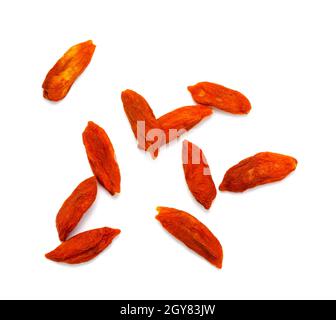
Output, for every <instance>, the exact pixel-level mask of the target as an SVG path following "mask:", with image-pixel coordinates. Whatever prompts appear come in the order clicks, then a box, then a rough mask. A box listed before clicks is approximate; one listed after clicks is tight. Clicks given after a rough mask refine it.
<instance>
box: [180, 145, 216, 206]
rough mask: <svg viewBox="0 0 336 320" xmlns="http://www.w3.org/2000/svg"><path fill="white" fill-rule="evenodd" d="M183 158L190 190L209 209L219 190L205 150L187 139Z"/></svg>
mask: <svg viewBox="0 0 336 320" xmlns="http://www.w3.org/2000/svg"><path fill="white" fill-rule="evenodd" d="M182 159H183V170H184V176H185V179H186V181H187V184H188V187H189V190H190V192H191V193H192V194H193V196H194V197H195V199H196V200H197V201H198V202H199V203H200V204H201V205H202V206H203V207H204V208H205V209H209V208H210V207H211V204H212V202H213V200H214V199H215V198H216V194H217V190H216V186H215V184H214V182H213V180H212V177H211V172H210V168H209V165H208V162H207V160H206V158H205V156H204V154H203V151H202V150H201V149H200V148H198V147H197V146H196V145H195V144H192V143H191V142H189V141H187V140H185V141H183V149H182Z"/></svg>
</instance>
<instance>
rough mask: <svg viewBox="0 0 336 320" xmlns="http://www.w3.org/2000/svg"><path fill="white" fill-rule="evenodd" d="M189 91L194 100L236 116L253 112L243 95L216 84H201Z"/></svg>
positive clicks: (189, 88) (190, 87)
mask: <svg viewBox="0 0 336 320" xmlns="http://www.w3.org/2000/svg"><path fill="white" fill-rule="evenodd" d="M188 90H189V91H190V93H191V95H192V97H193V99H194V100H195V101H196V102H197V103H200V104H205V105H208V106H213V107H216V108H218V109H221V110H224V111H226V112H230V113H234V114H246V113H249V112H250V110H251V104H250V102H249V101H248V99H247V98H246V97H245V96H244V95H243V94H241V93H240V92H238V91H235V90H232V89H229V88H226V87H224V86H222V85H219V84H216V83H211V82H199V83H197V84H196V85H194V86H189V87H188Z"/></svg>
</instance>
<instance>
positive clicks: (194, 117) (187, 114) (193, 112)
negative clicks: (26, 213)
mask: <svg viewBox="0 0 336 320" xmlns="http://www.w3.org/2000/svg"><path fill="white" fill-rule="evenodd" d="M211 114H212V109H211V108H210V107H207V106H202V105H196V106H186V107H181V108H178V109H175V110H173V111H171V112H168V113H166V114H165V115H163V116H161V117H160V118H159V119H158V121H159V124H160V126H161V128H162V129H163V130H164V131H165V138H166V139H165V140H166V142H167V143H168V142H171V141H172V140H174V139H176V138H178V137H180V136H181V135H182V134H183V133H185V132H186V131H188V130H190V129H191V128H193V127H194V126H196V125H197V124H198V123H199V122H201V121H202V120H203V119H204V118H206V117H208V116H210V115H211Z"/></svg>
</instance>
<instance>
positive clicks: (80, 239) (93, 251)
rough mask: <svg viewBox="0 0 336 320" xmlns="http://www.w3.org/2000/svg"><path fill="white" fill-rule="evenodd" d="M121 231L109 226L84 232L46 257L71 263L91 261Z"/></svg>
mask: <svg viewBox="0 0 336 320" xmlns="http://www.w3.org/2000/svg"><path fill="white" fill-rule="evenodd" d="M119 233H120V230H119V229H111V228H107V227H105V228H99V229H93V230H90V231H85V232H82V233H80V234H78V235H76V236H74V237H72V238H70V239H69V240H67V241H65V242H63V243H62V244H61V245H60V246H58V247H57V248H56V249H55V250H53V251H51V252H49V253H47V254H46V258H48V259H50V260H53V261H56V262H64V263H69V264H77V263H83V262H86V261H89V260H91V259H93V258H95V257H96V256H97V255H98V254H99V253H101V252H102V251H103V250H104V249H105V248H106V247H108V246H109V245H110V244H111V242H112V240H113V239H114V238H115V237H116V236H117V235H118V234H119Z"/></svg>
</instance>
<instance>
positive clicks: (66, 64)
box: [42, 40, 96, 101]
mask: <svg viewBox="0 0 336 320" xmlns="http://www.w3.org/2000/svg"><path fill="white" fill-rule="evenodd" d="M95 48H96V46H95V45H94V44H93V43H92V41H91V40H89V41H86V42H82V43H79V44H76V45H74V46H73V47H71V48H70V49H69V50H68V51H67V52H66V53H65V54H64V55H63V57H62V58H61V59H59V60H58V61H57V62H56V64H55V65H54V66H53V67H52V69H51V70H50V71H49V72H48V74H47V76H46V78H45V80H44V82H43V84H42V88H43V96H44V97H45V98H46V99H48V100H52V101H58V100H61V99H63V98H64V97H65V96H66V95H67V93H68V92H69V90H70V88H71V86H72V85H73V83H74V82H75V80H76V79H77V78H78V77H79V76H80V75H81V73H82V72H83V71H84V70H85V68H86V67H87V66H88V64H89V63H90V61H91V58H92V56H93V53H94V51H95Z"/></svg>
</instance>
